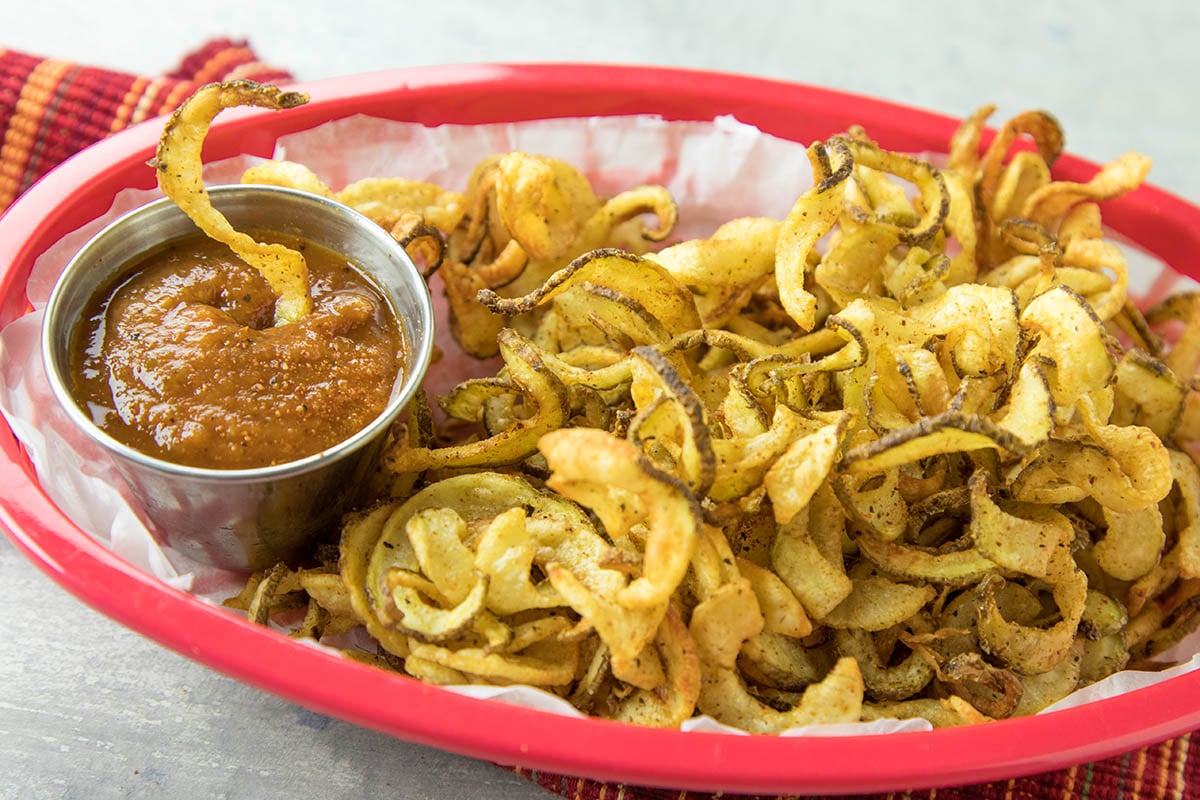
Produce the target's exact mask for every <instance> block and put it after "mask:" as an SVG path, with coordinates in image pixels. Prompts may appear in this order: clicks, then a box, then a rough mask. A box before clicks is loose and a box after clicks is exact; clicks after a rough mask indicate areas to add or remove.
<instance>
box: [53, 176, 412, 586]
mask: <svg viewBox="0 0 1200 800" xmlns="http://www.w3.org/2000/svg"><path fill="white" fill-rule="evenodd" d="M209 194H210V195H211V197H212V202H213V205H214V206H216V207H217V208H218V209H219V210H220V211H221V212H222V213H223V214H224V215H225V216H226V217H227V218H228V219H229V221H230V222H231V223H232V224H233V226H234V227H235V228H238V229H250V228H257V229H260V230H274V231H279V232H281V233H286V234H294V235H300V236H303V237H305V238H307V239H309V240H310V241H313V242H316V243H317V244H321V245H324V246H325V247H328V248H329V249H331V250H334V251H336V252H338V253H341V254H343V255H345V256H346V257H347V258H349V259H350V260H351V261H352V262H354V263H355V264H356V265H357V266H358V267H359V268H360V269H361V270H362V271H363V273H365V274H366V275H367V276H368V277H370V278H371V279H373V280H374V282H375V284H376V285H377V287H378V288H379V290H380V291H381V292H382V293H383V295H384V296H385V297H386V298H387V299H388V300H389V302H391V304H392V306H393V309H394V310H395V312H396V315H397V317H398V318H399V320H400V323H401V331H402V333H403V336H404V340H405V342H404V343H405V352H406V359H405V362H404V371H403V374H401V375H399V376H397V379H396V381H395V384H394V386H393V389H392V395H391V399H390V401H389V403H388V406H387V408H386V409H385V410H384V411H383V413H381V414H380V415H379V416H378V417H376V418H375V420H374V421H372V422H371V423H370V424H369V425H367V426H366V427H365V428H363V429H362V430H360V431H359V432H358V433H356V434H355V435H353V436H351V437H350V438H349V439H346V440H345V441H343V442H341V443H340V444H337V445H335V446H333V447H330V448H328V449H326V450H323V451H322V452H320V453H316V454H314V455H311V456H308V457H306V458H302V459H299V460H296V461H291V462H288V463H285V464H277V465H274V466H270V467H261V468H257V469H231V470H222V469H207V468H198V467H190V466H183V465H180V464H174V463H171V462H169V461H164V460H162V459H159V458H154V457H152V456H149V455H146V454H145V453H142V452H139V451H138V450H135V449H134V448H132V447H129V446H127V445H125V444H122V443H121V442H118V441H117V440H116V439H114V438H113V437H111V436H109V435H108V434H107V433H105V432H104V431H103V430H102V429H101V428H99V427H98V426H97V425H95V424H94V423H93V422H92V420H91V418H90V416H89V415H88V414H87V413H86V412H85V411H84V410H83V409H82V408H81V407H80V406H79V405H78V404H77V403H76V401H75V399H74V397H73V396H72V394H71V391H70V389H69V386H70V377H69V375H68V374H67V371H68V368H69V357H68V351H69V348H70V342H71V332H72V329H73V328H74V327H75V326H76V325H78V324H79V322H80V320H81V319H82V317H83V314H84V310H85V308H86V306H87V304H88V302H89V301H90V300H91V298H92V297H93V295H94V294H95V292H96V291H98V290H99V288H100V287H103V286H106V285H108V284H109V283H110V282H111V281H112V279H113V278H114V277H115V276H117V275H118V274H119V273H121V272H122V271H123V270H124V269H125V268H126V267H127V265H128V264H129V263H130V262H131V261H132V260H133V259H135V258H137V257H138V256H139V255H141V254H143V253H145V252H147V251H149V250H153V249H155V248H157V247H159V246H161V245H162V244H163V243H165V242H167V241H170V240H173V239H177V238H180V237H183V236H187V235H189V234H194V233H195V232H196V227H195V225H194V224H193V223H192V221H191V220H190V219H188V218H187V216H185V215H184V214H183V212H182V211H180V209H179V207H178V206H176V205H175V204H174V203H173V202H172V201H171V200H168V199H163V200H158V201H156V202H153V203H150V204H148V205H146V206H143V207H141V208H138V209H135V210H134V211H131V212H129V213H128V214H125V215H124V216H122V217H121V218H119V219H117V220H116V221H114V222H112V223H111V224H110V225H108V226H107V227H106V228H104V230H102V231H100V232H99V233H98V234H96V236H94V237H93V238H92V239H91V240H90V241H88V243H87V244H86V245H84V247H83V248H82V249H80V251H79V252H78V253H77V254H76V255H75V257H74V258H73V259H72V260H71V262H70V263H69V264H68V265H67V267H66V269H65V270H64V271H63V274H62V275H61V276H60V277H59V279H58V283H57V284H56V286H55V288H54V291H53V293H52V294H51V296H50V300H49V303H48V305H47V307H46V314H45V320H44V322H43V327H42V357H43V360H44V362H45V366H46V374H47V376H48V378H49V380H50V385H51V388H52V390H53V392H54V394H55V397H56V398H57V399H58V402H59V403H60V404H62V406H63V408H64V409H65V410H66V412H67V414H68V415H69V416H70V418H71V420H72V421H73V422H74V424H75V425H77V426H78V427H79V428H80V429H81V430H82V431H84V432H85V433H86V434H87V435H88V436H90V437H91V438H92V439H94V440H95V441H97V442H99V443H100V444H101V445H102V446H103V447H104V448H105V450H106V451H107V452H108V454H109V455H110V456H111V457H112V459H113V461H114V462H115V464H116V467H117V468H118V470H119V471H120V472H121V474H122V475H123V476H124V478H125V480H126V482H127V483H128V484H129V487H130V490H131V491H132V494H133V495H134V496H135V497H136V498H137V500H138V501H139V502H140V503H141V505H142V507H143V509H142V510H143V511H144V512H145V516H146V517H147V518H148V519H149V520H150V521H151V523H152V524H153V527H154V533H155V535H156V536H157V537H158V539H159V541H160V542H162V543H163V544H165V545H167V546H169V547H170V548H172V549H174V550H176V551H178V552H180V553H182V554H184V555H186V556H188V557H189V558H191V559H193V560H195V561H198V562H201V563H204V564H210V565H213V566H217V567H222V568H225V569H237V570H254V569H261V568H264V567H266V566H269V565H272V564H274V563H277V562H279V561H290V560H293V559H294V558H296V557H297V556H298V555H299V554H300V553H301V552H302V551H303V549H304V548H305V545H307V544H309V543H310V542H311V541H312V539H313V537H314V536H317V535H319V534H321V533H322V532H328V531H330V530H331V528H332V526H335V525H336V524H337V523H338V520H339V519H340V517H341V515H342V514H343V513H344V512H345V511H347V510H348V509H350V508H351V507H352V506H353V504H354V503H356V502H359V501H360V500H361V499H362V490H363V488H364V486H365V485H366V483H367V480H368V478H369V476H370V475H371V473H372V472H373V471H374V470H375V469H376V468H377V465H378V460H379V455H380V452H381V450H382V447H383V443H384V440H385V437H386V433H387V431H388V429H389V427H390V426H391V424H392V422H393V421H394V420H395V419H396V417H397V416H399V414H400V413H401V411H402V410H403V409H404V407H405V405H406V404H407V403H408V401H409V399H410V398H411V397H412V395H413V393H414V392H415V391H416V389H417V387H418V386H419V385H420V382H421V380H422V378H423V377H424V374H425V371H426V369H427V368H428V366H429V361H430V358H431V355H432V350H433V306H432V303H431V302H430V297H429V291H428V288H427V287H426V285H425V281H424V280H423V279H422V277H421V274H420V272H419V271H418V269H417V267H416V265H415V264H413V262H412V259H410V258H409V256H408V254H407V253H405V251H404V249H403V248H402V247H401V246H400V245H399V244H397V243H396V241H395V240H394V239H393V238H392V237H391V236H390V235H389V234H388V232H387V231H385V230H384V229H383V228H381V227H379V226H378V225H377V224H375V223H374V222H372V221H371V220H369V219H367V218H366V217H364V216H363V215H361V214H359V213H358V212H356V211H354V210H353V209H350V208H347V207H346V206H343V205H341V204H340V203H336V202H333V201H331V200H327V199H325V198H322V197H318V196H316V195H313V194H309V193H307V192H301V191H296V190H293V189H286V188H280V187H275V186H257V185H246V184H238V185H229V186H215V187H211V188H210V189H209Z"/></svg>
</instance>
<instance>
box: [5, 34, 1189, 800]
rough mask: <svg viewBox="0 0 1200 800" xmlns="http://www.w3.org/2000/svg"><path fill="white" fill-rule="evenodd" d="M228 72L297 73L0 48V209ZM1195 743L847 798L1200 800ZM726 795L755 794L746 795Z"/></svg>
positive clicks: (680, 795)
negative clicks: (90, 62) (87, 59)
mask: <svg viewBox="0 0 1200 800" xmlns="http://www.w3.org/2000/svg"><path fill="white" fill-rule="evenodd" d="M225 78H250V79H254V80H260V81H268V82H283V81H288V80H290V78H291V76H290V75H289V74H288V73H287V72H285V71H283V70H280V69H276V68H274V67H271V66H269V65H267V64H264V63H262V62H261V61H259V60H258V57H257V56H256V55H255V53H254V51H253V50H252V49H251V48H250V47H249V46H248V45H247V44H246V43H245V42H239V41H233V40H229V39H218V40H214V41H211V42H208V43H207V44H205V45H204V46H202V47H200V48H199V49H197V50H196V51H195V52H193V53H190V54H188V55H187V56H186V57H185V58H184V59H183V60H182V61H181V62H180V65H179V67H178V68H177V69H175V70H173V71H172V72H170V73H168V74H166V75H162V76H158V77H147V76H138V75H130V74H126V73H121V72H113V71H109V70H104V69H97V68H93V67H86V66H81V65H78V64H74V63H71V62H69V61H61V60H56V59H48V58H38V57H35V56H31V55H27V54H24V53H19V52H15V51H12V50H4V49H3V48H0V131H2V138H0V212H2V211H3V209H4V208H6V207H7V206H8V205H9V204H10V203H11V202H12V201H13V200H14V199H15V198H16V197H18V196H19V195H20V194H21V193H22V192H23V191H25V190H26V189H28V188H29V187H30V186H31V185H32V184H33V183H34V181H36V180H37V179H38V178H39V177H40V176H41V175H42V174H44V173H45V172H46V171H48V170H49V169H50V168H52V167H53V166H54V165H55V164H57V163H59V162H60V161H62V160H63V159H65V158H67V157H68V156H70V155H71V154H72V153H74V152H76V151H78V150H80V149H82V148H84V147H86V146H87V145H89V144H91V143H92V142H95V141H97V140H99V139H102V138H103V137H105V136H108V135H109V134H112V133H115V132H116V131H119V130H121V129H122V128H124V127H126V126H128V125H131V124H133V123H136V122H140V121H142V120H144V119H147V118H149V117H152V116H155V115H158V114H162V113H164V112H167V111H171V110H173V109H174V108H175V107H176V106H177V105H178V104H179V103H181V102H182V101H183V99H184V98H185V97H187V96H188V95H189V94H190V93H191V92H192V91H194V90H195V89H196V88H197V87H199V86H200V85H202V84H204V83H207V82H209V81H213V80H221V79H225ZM1190 741H1191V737H1190V736H1183V737H1180V738H1177V739H1173V740H1170V741H1167V742H1163V743H1161V744H1158V745H1154V746H1152V747H1146V748H1143V749H1141V750H1137V751H1134V752H1132V753H1126V754H1124V755H1122V756H1118V757H1115V758H1110V759H1106V760H1103V761H1097V762H1095V763H1091V764H1081V765H1079V766H1076V767H1072V768H1070V769H1065V770H1059V771H1057V772H1050V773H1045V774H1042V775H1035V776H1030V777H1023V778H1017V779H1013V780H1008V781H998V782H995V783H987V784H980V785H976V786H966V787H960V788H953V789H939V790H926V791H898V792H893V793H890V794H874V795H857V796H853V797H851V798H850V800H854V797H857V798H858V800H901V798H903V799H904V800H908V798H915V800H934V798H936V800H967V798H971V800H1042V798H1059V799H1060V800H1088V798H1095V799H1096V800H1100V798H1104V799H1105V800H1107V798H1114V799H1119V800H1150V798H1155V799H1156V800H1163V799H1166V800H1189V798H1200V754H1197V755H1196V756H1195V757H1193V756H1192V753H1191V750H1190V749H1189V744H1190ZM1198 753H1200V751H1198ZM515 771H516V772H517V774H519V775H521V776H523V777H525V778H526V779H528V780H530V781H532V782H534V783H536V784H537V785H539V786H541V787H543V788H545V789H548V790H550V791H551V792H553V793H556V794H558V795H560V796H562V797H564V798H568V799H569V800H605V799H606V798H612V800H714V798H715V797H716V796H715V795H709V794H706V793H703V792H688V791H679V790H665V789H650V788H645V787H637V786H628V785H624V784H605V783H598V782H595V781H589V780H585V779H582V778H579V777H575V776H566V775H557V774H553V773H547V772H540V771H536V770H530V769H520V768H516V769H515ZM720 797H721V798H722V799H723V800H751V798H750V797H749V796H747V795H732V794H723V795H720ZM780 800H782V796H780Z"/></svg>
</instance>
